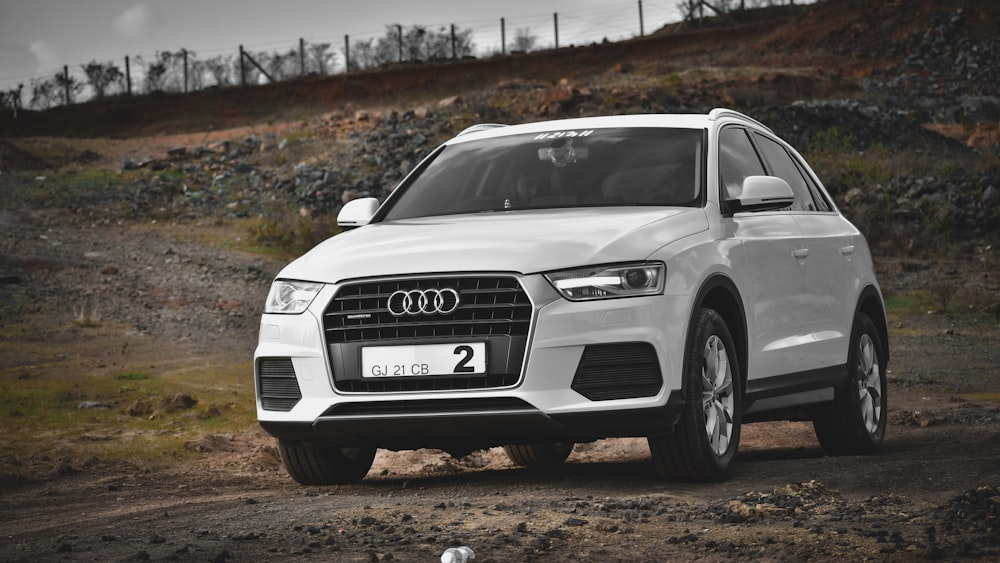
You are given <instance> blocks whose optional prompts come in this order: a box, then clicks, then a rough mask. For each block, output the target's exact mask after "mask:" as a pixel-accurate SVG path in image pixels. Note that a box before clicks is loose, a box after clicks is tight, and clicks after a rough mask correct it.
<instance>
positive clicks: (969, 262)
mask: <svg viewBox="0 0 1000 563" xmlns="http://www.w3.org/2000/svg"><path fill="white" fill-rule="evenodd" d="M231 221H234V219H211V218H201V219H187V220H185V219H180V220H176V221H173V222H165V223H161V222H156V223H154V222H153V221H146V222H144V223H134V222H133V223H123V224H115V223H112V222H103V223H100V222H99V223H95V222H88V221H85V220H80V219H78V218H75V217H74V215H73V214H72V213H70V212H69V211H67V210H59V209H34V210H30V209H29V210H18V211H5V212H3V213H2V215H0V256H2V260H0V311H2V316H3V318H4V326H5V327H7V328H8V329H9V328H10V327H11V326H13V325H15V324H17V325H18V326H20V327H22V328H21V330H19V331H11V330H6V331H5V333H4V334H5V336H4V338H3V342H2V343H0V344H2V345H3V350H4V351H5V352H4V354H3V355H2V356H3V360H2V361H0V363H2V366H0V367H3V368H4V369H7V370H11V369H15V370H17V369H19V370H21V372H22V373H25V374H28V375H26V377H27V379H28V381H27V382H26V383H25V384H30V380H31V378H32V377H34V376H33V375H31V374H33V373H35V371H33V370H34V369H35V366H38V365H41V364H46V363H47V365H55V366H59V365H63V364H66V363H74V364H79V365H85V366H86V365H93V364H92V363H93V362H103V363H109V364H110V363H113V362H115V361H122V360H119V359H116V358H121V357H122V355H124V347H123V349H122V353H121V354H119V352H118V347H119V346H121V345H120V344H119V343H120V342H121V340H122V339H123V338H124V339H125V340H126V341H127V342H130V343H131V344H130V345H129V351H128V354H127V355H128V357H129V358H130V359H131V360H132V361H136V362H144V363H149V364H160V365H162V364H163V363H165V362H170V363H171V364H170V365H171V366H172V369H182V368H183V367H184V366H185V365H198V364H201V363H204V362H206V361H209V360H208V359H211V361H213V362H221V363H227V362H228V363H230V364H235V363H241V362H246V361H247V358H248V357H249V355H250V353H251V351H252V347H253V342H254V339H255V329H256V321H257V314H258V311H259V306H260V303H261V302H262V300H263V297H264V294H265V293H266V289H267V285H268V283H269V281H270V279H271V278H272V277H273V275H274V274H275V272H276V271H277V269H278V268H279V267H280V265H281V260H278V259H275V258H268V257H266V256H262V255H260V254H257V253H250V252H246V251H244V250H240V249H239V248H238V247H237V245H238V243H239V239H240V238H241V237H243V236H245V231H243V230H241V229H239V228H236V226H235V224H233V223H232V222H231ZM991 252H994V251H993V250H992V249H982V248H981V249H979V250H978V251H977V253H975V254H972V255H963V256H962V257H959V258H955V259H949V260H944V261H942V260H926V259H920V258H915V257H905V256H904V257H890V256H883V257H881V258H880V259H879V269H880V276H881V279H882V283H883V286H884V290H885V292H886V295H887V297H889V298H890V299H891V298H893V297H894V296H898V295H908V294H910V292H912V291H914V290H916V289H920V288H923V287H930V286H932V285H933V284H934V283H935V280H941V279H942V276H945V278H944V279H946V280H947V281H948V283H949V284H951V286H953V287H954V289H955V293H954V294H953V295H966V296H968V295H972V294H986V295H993V296H996V295H997V289H998V287H997V286H998V284H1000V279H998V278H997V277H996V262H995V257H994V256H993V255H992V254H991ZM962 301H963V302H967V301H968V299H963V300H962ZM87 311H89V312H87ZM985 312H986V313H987V314H986V315H983V314H981V312H979V311H977V312H975V313H976V314H971V315H970V314H968V313H966V312H964V311H961V310H956V309H955V307H954V305H952V308H951V310H950V311H944V312H942V311H939V310H936V309H932V310H928V311H917V312H910V313H906V314H899V315H894V317H893V319H892V323H893V326H892V329H893V333H892V344H893V363H892V364H891V372H890V379H889V381H890V415H889V416H890V427H889V431H888V435H887V440H886V447H885V450H884V451H883V452H882V453H881V454H879V455H876V456H871V457H847V458H827V457H824V456H823V455H822V452H821V451H820V450H819V448H818V445H817V443H816V440H815V437H814V436H813V434H812V429H811V427H810V426H809V425H807V424H803V423H766V424H758V425H751V426H748V427H747V428H746V430H745V435H744V442H743V447H742V448H741V456H742V457H741V460H740V462H739V463H738V464H737V466H736V469H735V472H734V474H733V476H732V478H731V479H730V480H728V481H726V482H725V483H721V484H714V485H698V486H695V485H685V484H676V483H667V482H663V481H660V480H659V479H658V478H657V477H656V476H655V474H654V472H653V469H652V467H651V464H650V463H649V460H648V452H647V450H646V447H645V443H644V442H643V441H642V440H607V441H602V442H598V443H595V444H581V445H578V446H577V449H576V451H575V452H574V453H573V455H572V456H571V457H570V459H569V460H568V462H567V463H566V464H565V465H563V466H561V467H559V468H556V469H554V470H551V471H536V470H526V469H519V468H515V467H514V466H512V465H511V464H510V462H508V461H507V460H506V457H505V456H504V454H503V452H502V450H499V449H496V450H490V451H487V452H478V453H475V454H472V455H470V456H467V457H466V458H463V459H461V460H454V459H451V458H450V457H449V456H447V455H446V454H443V453H441V452H435V451H418V452H399V453H393V452H380V454H379V456H378V457H377V459H376V462H375V466H374V467H373V469H372V471H371V472H370V474H369V476H368V478H367V479H366V480H365V481H364V482H363V483H361V484H358V485H352V486H341V487H330V488H311V487H301V486H298V485H296V484H295V483H293V482H291V481H290V479H289V478H288V477H287V476H286V475H285V473H284V472H283V470H282V469H281V467H280V462H279V461H278V459H277V455H276V449H275V447H274V444H273V441H272V440H271V439H269V438H268V437H266V436H265V435H263V434H262V433H261V432H260V431H259V430H255V429H252V428H247V429H239V428H235V429H227V430H226V431H223V432H218V433H212V432H206V433H205V434H204V435H202V437H201V438H198V439H195V440H191V441H189V442H188V443H187V444H185V446H184V449H185V450H186V451H187V452H188V453H192V452H193V459H190V460H189V461H187V462H185V463H182V464H170V465H167V466H157V467H153V468H149V467H144V466H141V465H135V464H130V463H127V462H125V463H122V462H113V461H109V460H107V459H102V458H101V457H100V456H97V457H94V458H92V459H91V460H89V461H85V462H82V463H79V462H75V463H69V464H67V463H65V462H60V461H59V460H58V459H57V458H48V457H46V456H45V455H44V454H43V453H42V452H39V454H38V455H34V456H31V457H20V458H16V459H11V458H10V457H9V456H7V457H5V458H4V459H3V461H4V463H5V466H6V467H8V469H10V468H14V469H15V470H17V472H18V474H20V475H22V477H21V478H18V479H10V478H7V479H6V480H5V481H4V482H3V487H2V489H3V492H2V493H0V514H3V516H2V518H0V558H2V559H3V560H10V561H21V560H23V561H28V560H31V561H35V560H54V559H59V560H95V559H96V560H136V561H142V560H192V559H194V560H212V561H225V560H259V559H269V558H285V557H293V558H296V559H318V560H319V559H324V560H328V559H334V560H343V561H373V560H390V559H391V560H399V561H430V560H436V558H437V557H438V556H439V555H440V553H441V552H442V551H443V550H444V549H446V548H447V547H450V546H457V545H468V546H470V547H472V548H473V549H474V550H475V551H476V553H477V559H476V560H477V561H523V560H545V561H571V560H579V559H581V558H582V559H584V560H598V559H599V560H607V561H632V560H642V559H652V560H664V559H677V558H690V559H704V560H718V559H731V558H740V559H746V558H749V559H762V560H779V561H780V560H788V561H791V560H796V561H798V560H802V559H818V560H826V559H835V558H843V557H847V558H851V559H864V558H872V559H875V558H877V559H880V560H889V561H892V560H899V561H909V560H913V559H945V560H953V559H969V560H982V561H990V560H996V559H997V558H998V557H1000V544H998V541H997V537H998V535H997V526H998V524H1000V409H998V403H997V395H996V384H995V377H996V370H995V365H996V363H997V361H998V359H1000V358H998V357H997V350H998V349H1000V346H998V345H997V344H998V341H1000V325H998V324H997V320H996V319H995V318H992V317H991V316H990V315H989V314H988V313H989V311H988V310H986V311H985ZM81 316H93V317H99V318H100V321H101V323H102V324H104V325H109V326H110V325H113V326H116V327H117V326H120V327H123V328H122V329H121V331H124V332H125V334H124V335H123V334H122V333H121V332H114V334H111V335H110V336H99V335H93V334H90V333H88V332H87V330H88V329H86V328H81V327H80V326H79V324H74V322H73V321H74V320H75V319H78V318H80V317H81ZM53 324H55V325H58V326H63V327H65V328H64V329H59V330H56V331H55V332H48V333H46V334H47V336H46V337H47V338H55V339H57V340H58V341H60V342H64V344H56V345H42V346H39V343H38V338H37V337H34V336H33V335H32V334H31V332H32V330H33V329H34V328H38V329H39V330H52V329H51V326H52V325H53ZM25 327H27V328H25ZM112 343H113V344H112ZM18 349H20V350H22V351H23V352H22V353H17V354H15V353H12V350H18ZM109 349H110V351H109ZM46 350H51V353H52V354H57V358H55V359H53V358H52V357H47V356H48V354H47V353H46ZM59 358H62V359H59ZM60 362H61V363H60ZM96 365H98V366H100V365H103V364H101V363H98V364H96ZM8 373H10V372H9V371H8ZM5 385H9V383H5ZM242 385H243V386H244V387H245V388H244V392H245V394H244V395H243V396H245V397H247V400H249V397H250V396H252V393H251V392H250V388H251V383H250V377H249V372H248V374H247V377H246V380H245V381H244V382H243V384H242ZM81 397H83V396H81ZM114 408H118V409H122V411H126V410H127V409H128V406H127V405H124V404H122V405H117V406H114ZM114 435H115V434H114V432H113V431H112V432H111V434H110V436H114ZM100 436H101V430H100V429H94V431H92V432H91V433H90V434H89V438H88V439H93V440H102V439H105V438H101V437H100ZM107 439H111V438H107ZM116 439H117V438H116ZM25 474H28V475H31V474H34V477H33V478H27V479H25V478H24V477H23V475H25Z"/></svg>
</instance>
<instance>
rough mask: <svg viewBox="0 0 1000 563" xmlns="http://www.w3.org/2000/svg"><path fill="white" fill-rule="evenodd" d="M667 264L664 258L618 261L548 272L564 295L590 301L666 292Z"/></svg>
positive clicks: (549, 278) (550, 281) (572, 299)
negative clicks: (634, 262) (622, 262)
mask: <svg viewBox="0 0 1000 563" xmlns="http://www.w3.org/2000/svg"><path fill="white" fill-rule="evenodd" d="M666 274H667V267H666V266H664V265H663V264H662V263H660V262H641V263H637V264H614V265H610V266H594V267H591V268H579V269H575V270H563V271H560V272H550V273H548V274H545V279H547V280H549V283H551V284H552V285H553V286H554V287H555V288H556V289H557V290H559V293H561V294H562V296H563V297H565V298H566V299H569V300H570V301H589V300H592V299H610V298H613V297H634V296H637V295H657V294H659V293H663V280H664V278H665V277H666Z"/></svg>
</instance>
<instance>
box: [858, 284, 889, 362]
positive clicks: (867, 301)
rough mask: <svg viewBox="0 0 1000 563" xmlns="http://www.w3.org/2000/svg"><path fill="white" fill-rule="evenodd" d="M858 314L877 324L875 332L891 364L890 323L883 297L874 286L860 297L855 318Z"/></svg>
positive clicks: (870, 286)
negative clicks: (887, 318)
mask: <svg viewBox="0 0 1000 563" xmlns="http://www.w3.org/2000/svg"><path fill="white" fill-rule="evenodd" d="M858 313H864V314H865V315H867V316H868V318H869V319H871V320H872V322H873V323H875V330H877V331H878V337H879V340H881V341H882V354H883V357H884V358H885V363H886V364H888V363H889V323H888V321H887V320H886V313H885V305H884V304H883V302H882V295H881V294H880V293H879V291H878V289H876V288H875V286H873V285H868V286H865V288H864V289H862V290H861V294H860V295H859V296H858V304H857V306H856V307H855V309H854V318H857V316H858Z"/></svg>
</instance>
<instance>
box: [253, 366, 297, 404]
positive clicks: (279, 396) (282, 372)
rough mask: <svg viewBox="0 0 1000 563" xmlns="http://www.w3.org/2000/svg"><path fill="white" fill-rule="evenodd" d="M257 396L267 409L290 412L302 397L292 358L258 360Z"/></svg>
mask: <svg viewBox="0 0 1000 563" xmlns="http://www.w3.org/2000/svg"><path fill="white" fill-rule="evenodd" d="M257 396H258V397H260V403H261V406H263V407H264V410H266V411H284V412H288V411H290V410H292V408H293V407H294V406H295V405H296V404H297V403H298V402H299V400H300V399H302V392H301V391H299V382H298V380H296V379H295V368H294V367H292V359H291V358H259V359H258V360H257Z"/></svg>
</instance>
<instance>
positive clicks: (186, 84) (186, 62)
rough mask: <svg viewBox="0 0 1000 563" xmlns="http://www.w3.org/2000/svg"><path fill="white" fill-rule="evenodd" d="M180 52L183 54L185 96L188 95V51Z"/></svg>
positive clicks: (182, 50)
mask: <svg viewBox="0 0 1000 563" xmlns="http://www.w3.org/2000/svg"><path fill="white" fill-rule="evenodd" d="M181 52H182V53H184V93H185V94H187V93H188V50H187V49H181Z"/></svg>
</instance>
